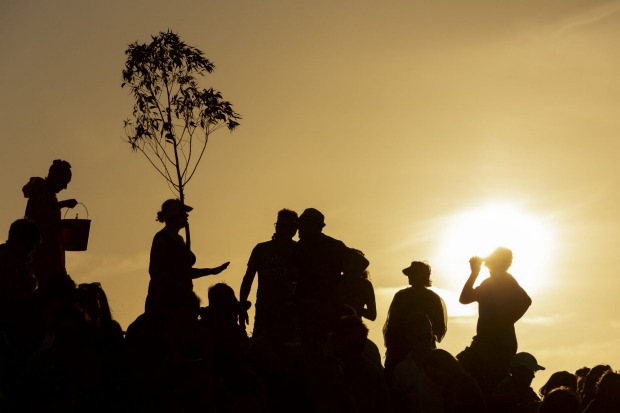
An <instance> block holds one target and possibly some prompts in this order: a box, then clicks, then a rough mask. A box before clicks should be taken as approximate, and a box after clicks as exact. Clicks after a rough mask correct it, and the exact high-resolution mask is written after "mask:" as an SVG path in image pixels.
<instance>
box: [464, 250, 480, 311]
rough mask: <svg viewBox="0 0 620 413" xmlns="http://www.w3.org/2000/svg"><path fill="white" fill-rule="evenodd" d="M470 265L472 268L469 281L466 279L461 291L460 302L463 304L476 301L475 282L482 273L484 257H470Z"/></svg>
mask: <svg viewBox="0 0 620 413" xmlns="http://www.w3.org/2000/svg"><path fill="white" fill-rule="evenodd" d="M469 266H470V268H471V274H470V275H469V278H468V279H467V281H465V285H464V286H463V290H462V291H461V296H460V297H459V302H460V303H461V304H471V303H473V302H474V301H476V293H475V291H474V283H475V282H476V279H477V278H478V275H479V274H480V267H482V258H480V257H471V258H470V259H469Z"/></svg>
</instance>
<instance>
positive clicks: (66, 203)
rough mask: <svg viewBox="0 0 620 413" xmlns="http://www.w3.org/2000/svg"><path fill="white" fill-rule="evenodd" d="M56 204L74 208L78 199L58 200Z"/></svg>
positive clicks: (61, 206)
mask: <svg viewBox="0 0 620 413" xmlns="http://www.w3.org/2000/svg"><path fill="white" fill-rule="evenodd" d="M58 204H59V205H58V206H59V207H60V208H75V206H76V205H77V204H78V201H77V200H75V199H65V200H64V201H60V202H59V203H58Z"/></svg>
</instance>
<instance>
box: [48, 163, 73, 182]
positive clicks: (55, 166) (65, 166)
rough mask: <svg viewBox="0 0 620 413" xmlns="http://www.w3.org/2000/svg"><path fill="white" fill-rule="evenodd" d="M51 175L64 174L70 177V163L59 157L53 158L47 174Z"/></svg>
mask: <svg viewBox="0 0 620 413" xmlns="http://www.w3.org/2000/svg"><path fill="white" fill-rule="evenodd" d="M51 175H57V176H65V177H69V178H70V177H71V164H70V163H69V162H67V161H63V160H61V159H56V160H54V162H52V165H51V166H50V169H49V171H48V174H47V176H48V177H49V176H51Z"/></svg>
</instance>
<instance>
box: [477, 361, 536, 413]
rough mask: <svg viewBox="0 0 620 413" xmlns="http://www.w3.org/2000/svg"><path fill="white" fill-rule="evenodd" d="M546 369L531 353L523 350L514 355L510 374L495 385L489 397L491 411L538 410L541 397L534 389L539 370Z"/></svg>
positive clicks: (525, 411) (525, 412)
mask: <svg viewBox="0 0 620 413" xmlns="http://www.w3.org/2000/svg"><path fill="white" fill-rule="evenodd" d="M540 370H545V368H544V367H543V366H541V365H539V364H538V361H536V358H535V357H534V356H533V355H531V354H530V353H526V352H521V353H517V354H515V355H514V356H513V357H512V360H511V361H510V370H509V372H508V375H507V376H506V377H505V378H504V379H503V380H502V381H501V382H500V383H499V384H498V385H497V387H495V389H494V390H493V393H492V395H491V397H490V398H489V407H490V408H491V411H498V412H524V413H527V412H532V413H533V412H536V411H537V409H538V405H539V404H540V398H539V397H538V395H537V394H536V392H535V391H534V389H532V387H531V386H532V380H534V375H535V374H536V372H537V371H540Z"/></svg>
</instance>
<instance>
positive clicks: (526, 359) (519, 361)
mask: <svg viewBox="0 0 620 413" xmlns="http://www.w3.org/2000/svg"><path fill="white" fill-rule="evenodd" d="M510 367H527V368H528V369H530V370H532V371H533V372H536V371H538V370H544V369H545V368H544V367H543V366H541V365H539V364H538V362H537V361H536V358H535V357H534V356H532V355H531V354H530V353H526V352H524V351H523V352H521V353H517V354H515V355H514V356H513V357H512V360H511V361H510Z"/></svg>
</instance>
